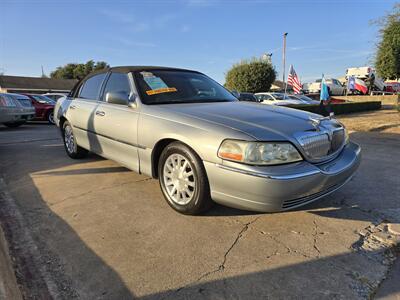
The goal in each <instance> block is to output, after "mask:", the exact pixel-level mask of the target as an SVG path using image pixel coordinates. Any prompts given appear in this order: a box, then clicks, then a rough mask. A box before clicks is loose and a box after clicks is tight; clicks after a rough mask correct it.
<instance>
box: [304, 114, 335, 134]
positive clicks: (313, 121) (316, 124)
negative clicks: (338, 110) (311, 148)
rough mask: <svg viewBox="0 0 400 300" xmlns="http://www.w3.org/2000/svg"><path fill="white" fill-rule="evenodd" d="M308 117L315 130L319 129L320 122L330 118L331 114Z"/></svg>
mask: <svg viewBox="0 0 400 300" xmlns="http://www.w3.org/2000/svg"><path fill="white" fill-rule="evenodd" d="M308 119H309V120H310V121H311V125H312V126H314V128H315V130H317V131H320V125H321V122H322V121H325V120H331V119H332V116H327V117H321V118H318V117H317V118H313V117H309V118H308Z"/></svg>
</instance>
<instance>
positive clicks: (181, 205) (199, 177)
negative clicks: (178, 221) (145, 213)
mask: <svg viewBox="0 0 400 300" xmlns="http://www.w3.org/2000/svg"><path fill="white" fill-rule="evenodd" d="M158 175H159V176H158V177H159V182H160V187H161V191H162V192H163V195H164V198H165V199H166V200H167V203H168V204H169V205H170V206H171V207H172V208H173V209H175V210H176V211H178V212H180V213H182V214H187V215H196V214H199V213H201V212H204V211H206V210H208V209H209V208H210V207H211V205H212V203H213V202H212V200H211V196H210V186H209V183H208V179H207V174H206V171H205V169H204V165H203V163H202V161H201V159H200V157H199V156H198V155H197V154H196V153H195V152H194V151H193V150H191V149H190V148H189V147H187V146H186V145H184V144H182V143H179V142H174V143H171V144H169V145H167V146H166V147H165V149H164V150H163V152H162V153H161V156H160V160H159V163H158Z"/></svg>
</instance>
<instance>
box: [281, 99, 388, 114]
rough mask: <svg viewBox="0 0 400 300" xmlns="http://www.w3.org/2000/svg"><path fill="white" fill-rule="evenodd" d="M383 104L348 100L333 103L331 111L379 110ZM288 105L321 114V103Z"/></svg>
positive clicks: (337, 112) (342, 112)
mask: <svg viewBox="0 0 400 300" xmlns="http://www.w3.org/2000/svg"><path fill="white" fill-rule="evenodd" d="M381 106H382V103H381V101H365V102H346V103H335V104H331V111H332V112H334V113H335V115H342V114H349V113H354V112H361V111H368V110H377V109H380V108H381ZM287 107H291V108H295V109H300V110H305V111H309V112H312V113H316V114H320V113H321V112H320V109H319V104H293V105H287Z"/></svg>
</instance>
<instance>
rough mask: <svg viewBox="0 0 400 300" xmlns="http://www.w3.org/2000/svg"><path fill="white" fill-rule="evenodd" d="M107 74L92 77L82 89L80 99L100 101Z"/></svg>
mask: <svg viewBox="0 0 400 300" xmlns="http://www.w3.org/2000/svg"><path fill="white" fill-rule="evenodd" d="M105 77H106V73H102V74H99V75H95V76H93V77H90V78H89V79H88V80H86V81H85V83H84V84H83V85H82V87H81V91H80V93H79V98H84V99H91V100H99V95H100V88H101V84H102V83H103V80H104V78H105Z"/></svg>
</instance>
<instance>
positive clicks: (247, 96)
mask: <svg viewBox="0 0 400 300" xmlns="http://www.w3.org/2000/svg"><path fill="white" fill-rule="evenodd" d="M238 99H239V100H240V101H249V102H259V101H258V99H257V97H256V96H255V95H254V94H253V93H239V98H238Z"/></svg>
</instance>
